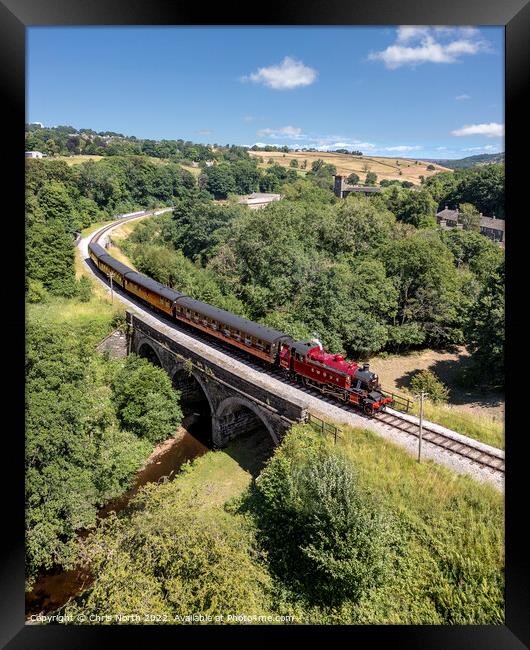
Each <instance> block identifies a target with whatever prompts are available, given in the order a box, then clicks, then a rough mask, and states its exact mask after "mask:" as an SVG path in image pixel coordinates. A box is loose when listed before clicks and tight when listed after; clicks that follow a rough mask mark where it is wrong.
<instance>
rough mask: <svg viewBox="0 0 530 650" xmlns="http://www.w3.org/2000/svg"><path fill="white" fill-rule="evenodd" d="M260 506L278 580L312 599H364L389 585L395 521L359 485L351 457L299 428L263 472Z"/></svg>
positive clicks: (334, 601)
mask: <svg viewBox="0 0 530 650" xmlns="http://www.w3.org/2000/svg"><path fill="white" fill-rule="evenodd" d="M256 492H257V497H258V500H257V503H256V506H255V511H256V514H257V518H258V525H259V527H260V529H261V531H262V543H263V545H264V548H265V550H266V551H267V552H268V556H269V562H270V565H271V568H272V570H273V572H274V573H275V574H276V576H277V578H278V579H279V580H281V581H282V582H283V583H285V584H286V586H287V587H288V588H290V589H293V590H295V591H298V592H301V593H303V594H304V595H305V596H306V598H307V599H308V600H309V601H310V602H311V603H321V604H324V603H325V604H326V605H327V606H337V605H339V604H340V603H341V602H342V601H343V600H345V599H349V600H352V601H354V602H358V601H359V600H360V599H361V597H362V596H363V594H364V593H366V592H367V591H368V590H369V589H371V588H375V587H377V586H379V585H381V584H382V583H383V582H384V580H385V577H386V575H387V573H386V570H387V566H388V565H387V562H388V561H389V559H390V554H391V553H392V547H393V545H394V544H395V539H396V538H395V533H394V530H393V525H392V521H391V520H390V518H389V516H388V515H386V514H385V513H384V512H383V511H382V510H381V509H380V508H379V507H378V506H377V504H376V502H375V501H374V500H373V499H371V498H370V496H369V495H368V494H366V493H365V492H364V491H363V490H362V489H361V488H360V486H359V484H358V481H357V476H356V472H355V470H354V468H353V466H352V464H351V461H349V460H348V459H347V458H346V457H345V456H343V455H341V454H339V453H337V452H335V451H333V450H332V448H330V447H326V445H325V444H324V442H323V441H322V439H320V440H318V439H317V438H316V434H315V433H314V432H312V431H311V429H310V427H307V426H306V427H296V428H294V430H292V431H291V432H290V433H289V434H288V436H287V439H284V442H283V445H282V448H281V450H280V451H279V453H277V454H275V456H274V457H273V459H272V460H271V461H270V462H269V464H268V465H267V467H266V468H265V470H264V471H263V472H262V473H261V475H260V480H259V483H257V485H256Z"/></svg>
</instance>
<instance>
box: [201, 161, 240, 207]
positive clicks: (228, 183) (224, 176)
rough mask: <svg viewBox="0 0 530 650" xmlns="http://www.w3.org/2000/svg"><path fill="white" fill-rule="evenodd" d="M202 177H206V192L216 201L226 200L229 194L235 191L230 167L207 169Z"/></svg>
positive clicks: (224, 165)
mask: <svg viewBox="0 0 530 650" xmlns="http://www.w3.org/2000/svg"><path fill="white" fill-rule="evenodd" d="M204 176H205V177H206V190H207V191H208V192H210V193H211V194H213V196H214V197H215V198H216V199H226V197H227V196H228V195H229V194H231V193H232V192H235V191H236V182H235V179H234V175H233V172H232V169H231V167H230V166H229V165H227V164H220V165H213V166H212V167H208V168H207V169H206V170H205V172H204Z"/></svg>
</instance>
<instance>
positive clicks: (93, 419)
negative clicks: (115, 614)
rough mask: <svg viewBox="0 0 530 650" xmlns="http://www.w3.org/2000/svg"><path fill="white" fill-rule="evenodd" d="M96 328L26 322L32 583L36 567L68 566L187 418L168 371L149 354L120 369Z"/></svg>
mask: <svg viewBox="0 0 530 650" xmlns="http://www.w3.org/2000/svg"><path fill="white" fill-rule="evenodd" d="M94 325H95V323H90V322H86V323H84V324H83V325H82V326H81V327H75V328H72V327H71V326H70V325H69V324H68V323H66V324H64V325H61V324H56V323H44V322H39V321H38V320H36V319H31V320H30V321H29V323H28V327H27V332H26V574H27V579H28V583H31V581H32V580H33V578H34V577H35V575H36V573H37V571H38V570H39V568H41V567H46V568H50V567H51V566H52V565H53V564H67V563H68V561H69V560H70V559H71V557H72V555H71V552H72V548H73V547H72V541H73V539H74V537H75V534H76V531H78V530H79V529H81V528H90V527H92V526H94V524H95V522H96V513H97V510H98V508H99V507H100V506H102V505H103V503H105V502H106V501H108V500H109V499H111V498H113V497H116V496H118V495H120V494H121V493H122V492H123V491H124V490H125V489H126V488H127V487H128V486H129V484H130V481H131V479H132V477H133V475H134V473H135V471H136V470H137V469H138V467H139V466H140V465H141V463H142V462H143V461H144V460H145V458H146V457H147V456H148V455H149V452H150V450H151V448H152V445H151V444H148V441H150V442H151V443H152V442H154V441H157V440H160V439H161V438H162V437H168V436H169V435H170V434H171V432H172V431H174V430H175V428H176V426H177V425H178V423H179V421H180V410H179V408H178V402H177V400H178V395H177V394H176V393H175V392H174V391H173V389H172V387H171V382H170V380H169V378H168V377H167V375H165V374H164V373H162V371H161V370H160V369H159V368H155V367H152V366H150V364H148V363H147V361H145V360H140V361H138V360H132V361H131V362H128V363H127V364H126V365H125V367H123V368H120V366H121V365H122V363H121V362H111V361H108V360H105V359H104V358H103V357H101V356H99V355H96V354H95V351H94V345H95V342H96V338H95V337H96V336H98V332H99V329H98V327H94ZM131 366H134V370H133V369H132V368H131ZM133 381H135V382H137V383H136V384H135V390H134V400H132V399H131V400H130V402H131V405H130V406H128V404H126V403H125V399H126V397H127V396H128V394H129V393H130V392H131V382H133ZM112 386H114V388H113V387H112ZM175 405H176V406H175Z"/></svg>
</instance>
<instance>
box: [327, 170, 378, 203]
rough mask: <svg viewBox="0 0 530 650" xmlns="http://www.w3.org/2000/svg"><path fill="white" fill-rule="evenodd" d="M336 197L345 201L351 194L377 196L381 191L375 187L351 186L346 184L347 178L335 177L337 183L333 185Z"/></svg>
mask: <svg viewBox="0 0 530 650" xmlns="http://www.w3.org/2000/svg"><path fill="white" fill-rule="evenodd" d="M333 191H334V192H335V196H338V197H339V199H345V198H346V197H347V196H348V194H350V193H351V192H354V193H355V192H356V193H362V194H375V193H377V192H380V191H381V188H380V187H376V186H375V185H349V184H348V183H346V176H340V175H337V176H335V183H334V185H333Z"/></svg>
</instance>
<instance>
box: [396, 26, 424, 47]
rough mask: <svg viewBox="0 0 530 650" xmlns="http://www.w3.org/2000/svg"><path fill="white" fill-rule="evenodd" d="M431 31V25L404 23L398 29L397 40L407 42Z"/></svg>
mask: <svg viewBox="0 0 530 650" xmlns="http://www.w3.org/2000/svg"><path fill="white" fill-rule="evenodd" d="M428 33H429V27H426V26H424V25H423V26H418V25H414V26H413V25H402V26H401V27H398V29H397V40H398V42H399V43H407V42H408V41H412V40H415V39H417V38H419V37H422V36H426V35H427V34H428Z"/></svg>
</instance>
